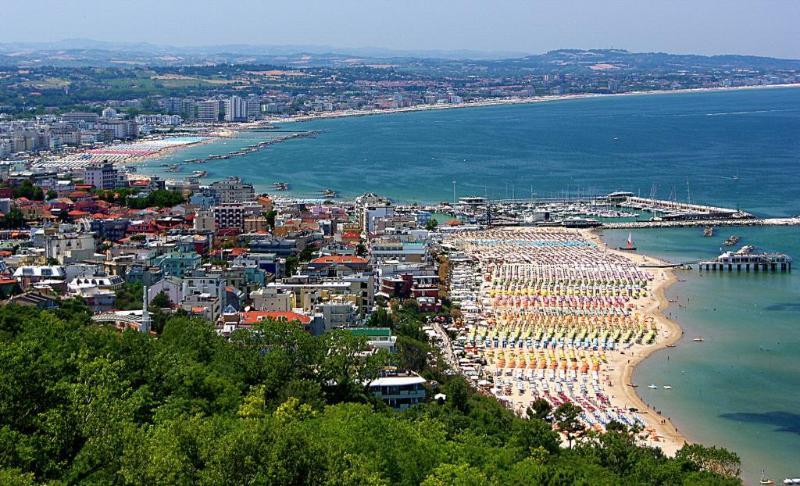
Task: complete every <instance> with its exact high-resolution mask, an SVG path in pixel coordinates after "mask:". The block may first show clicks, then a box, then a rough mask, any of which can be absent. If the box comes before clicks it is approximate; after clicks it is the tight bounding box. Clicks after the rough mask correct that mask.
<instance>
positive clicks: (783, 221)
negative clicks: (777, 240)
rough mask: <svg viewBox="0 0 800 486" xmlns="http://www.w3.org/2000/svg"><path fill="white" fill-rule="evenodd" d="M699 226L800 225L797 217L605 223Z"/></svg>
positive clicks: (625, 226) (611, 226) (609, 225)
mask: <svg viewBox="0 0 800 486" xmlns="http://www.w3.org/2000/svg"><path fill="white" fill-rule="evenodd" d="M698 226H800V217H795V218H749V219H693V220H686V221H620V222H618V223H603V228H605V229H645V228H689V227H698Z"/></svg>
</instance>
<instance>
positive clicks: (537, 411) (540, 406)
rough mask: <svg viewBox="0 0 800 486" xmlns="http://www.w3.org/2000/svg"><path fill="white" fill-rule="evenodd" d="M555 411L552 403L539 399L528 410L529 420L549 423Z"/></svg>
mask: <svg viewBox="0 0 800 486" xmlns="http://www.w3.org/2000/svg"><path fill="white" fill-rule="evenodd" d="M552 410H553V406H552V405H550V402H548V401H547V400H545V399H544V398H537V399H536V400H534V401H533V403H531V406H530V408H528V418H529V419H534V418H535V419H539V420H544V421H545V422H549V421H550V419H551V417H550V413H551V412H552Z"/></svg>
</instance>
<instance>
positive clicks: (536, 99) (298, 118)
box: [262, 83, 800, 124]
mask: <svg viewBox="0 0 800 486" xmlns="http://www.w3.org/2000/svg"><path fill="white" fill-rule="evenodd" d="M781 88H800V83H784V84H756V85H748V86H730V87H722V86H720V87H714V88H682V89H673V90H666V89H664V90H645V91H628V92H625V93H577V94H566V95H543V96H528V97H512V98H496V99H482V100H477V101H469V102H464V103H453V104H449V103H447V104H441V105H439V104H436V105H429V104H426V105H415V106H408V107H402V108H387V109H371V110H342V111H332V112H328V113H322V114H311V115H309V114H306V115H291V116H288V117H273V118H266V119H264V120H262V122H265V123H276V124H277V123H302V122H307V121H314V120H327V119H334V118H348V117H360V116H374V115H390V114H396V113H411V112H419V111H436V110H454V109H462V108H482V107H486V106H510V105H531V104H536V103H547V102H552V101H568V100H578V99H588V98H609V97H622V96H650V95H667V94H688V93H715V92H729V91H747V90H760V89H781Z"/></svg>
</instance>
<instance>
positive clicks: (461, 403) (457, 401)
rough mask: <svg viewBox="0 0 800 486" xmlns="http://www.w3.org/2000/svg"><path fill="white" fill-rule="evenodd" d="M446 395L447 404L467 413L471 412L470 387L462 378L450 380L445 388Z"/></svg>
mask: <svg viewBox="0 0 800 486" xmlns="http://www.w3.org/2000/svg"><path fill="white" fill-rule="evenodd" d="M444 390H445V394H446V395H447V403H448V404H449V405H450V406H452V407H454V408H455V409H457V410H458V411H460V412H461V413H467V412H468V411H469V385H467V382H466V381H464V379H463V378H461V377H456V378H453V379H452V380H450V382H449V383H448V384H447V386H446V387H445V389H444Z"/></svg>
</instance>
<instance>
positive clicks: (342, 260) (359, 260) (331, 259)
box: [311, 255, 369, 264]
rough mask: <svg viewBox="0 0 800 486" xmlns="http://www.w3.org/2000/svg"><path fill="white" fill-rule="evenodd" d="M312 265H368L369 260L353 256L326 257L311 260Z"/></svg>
mask: <svg viewBox="0 0 800 486" xmlns="http://www.w3.org/2000/svg"><path fill="white" fill-rule="evenodd" d="M311 263H354V264H367V263H369V260H367V259H366V258H361V257H359V256H353V255H326V256H321V257H319V258H315V259H313V260H311Z"/></svg>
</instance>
